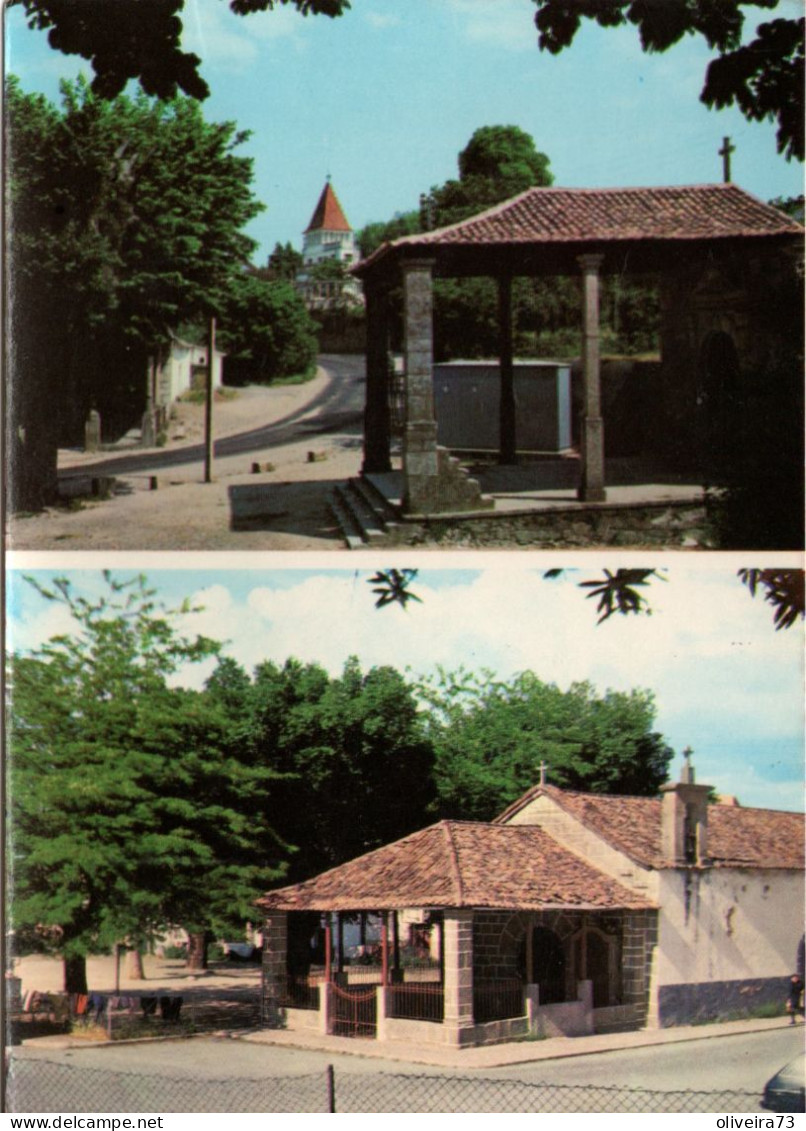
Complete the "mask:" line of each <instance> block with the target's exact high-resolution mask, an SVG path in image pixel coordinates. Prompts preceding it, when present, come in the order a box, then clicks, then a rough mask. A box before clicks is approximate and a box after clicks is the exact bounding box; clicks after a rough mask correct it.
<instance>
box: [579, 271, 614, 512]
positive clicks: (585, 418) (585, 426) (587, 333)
mask: <svg viewBox="0 0 806 1131" xmlns="http://www.w3.org/2000/svg"><path fill="white" fill-rule="evenodd" d="M603 259H604V256H603V255H580V256H578V257H577V262H578V263H579V266H580V268H581V269H582V320H583V339H582V376H583V406H584V407H583V413H582V476H581V480H580V484H579V488H578V490H577V496H578V498H579V499H580V500H581V501H582V502H587V503H601V502H604V501H605V499H606V498H607V492H606V491H605V483H604V422H603V420H602V396H601V387H600V385H601V379H600V373H599V268H600V267H601V265H602V260H603Z"/></svg>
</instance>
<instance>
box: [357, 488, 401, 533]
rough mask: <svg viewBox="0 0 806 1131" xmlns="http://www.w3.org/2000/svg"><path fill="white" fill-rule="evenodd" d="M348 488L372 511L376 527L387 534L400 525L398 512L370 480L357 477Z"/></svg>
mask: <svg viewBox="0 0 806 1131" xmlns="http://www.w3.org/2000/svg"><path fill="white" fill-rule="evenodd" d="M350 487H351V489H352V490H353V491H355V492H356V493H357V494H359V495H360V496H361V498H362V499H363V500H364V501H365V502H366V504H367V506H369V507H370V508H371V509H372V511H373V513H374V515H375V517H376V519H377V522H378V525H379V526H380V527H381V529H382V530H385V531H386V532H387V533H388V534H389V533H392V532H393V531H394V530H395V528H396V527H397V526H399V525H400V522H399V518H400V515H399V514H398V511H397V510H396V509H395V507H393V506H392V504H391V503H390V502H389V500H388V499H387V498H386V496H385V495H384V494H383V492H382V491H380V490H378V488H377V487H376V486H375V484H374V483H373V482H372V481H371V480H370V479H365V478H364V477H363V476H358V477H357V478H355V479H351V480H350Z"/></svg>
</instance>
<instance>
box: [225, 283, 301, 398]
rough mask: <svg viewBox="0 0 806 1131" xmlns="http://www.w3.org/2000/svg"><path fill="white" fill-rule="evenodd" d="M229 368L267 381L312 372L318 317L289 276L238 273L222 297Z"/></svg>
mask: <svg viewBox="0 0 806 1131" xmlns="http://www.w3.org/2000/svg"><path fill="white" fill-rule="evenodd" d="M221 326H222V330H221V334H220V335H219V337H220V340H221V344H222V346H223V348H224V349H225V350H226V351H227V355H228V356H227V359H226V361H225V372H226V373H227V379H228V380H229V379H230V373H231V372H232V371H233V370H236V371H237V374H238V378H239V380H240V379H241V378H242V377H247V378H248V379H249V380H250V381H254V382H263V383H268V382H270V381H272V380H275V379H276V378H278V377H290V376H294V375H296V374H300V373H307V372H308V371H309V370H310V368H311V366H312V365H313V363H314V360H315V358H316V350H317V340H316V323H315V322H314V321H313V319H312V318H311V317H310V315H309V314H308V311H307V310H306V309H305V304H304V302H303V301H302V299H301V297H300V296H299V294H298V293H297V291H295V290H294V288H293V286H291V284H290V283H288V282H279V281H278V282H265V281H264V280H263V279H260V278H257V277H256V276H255V275H252V274H242V275H239V276H237V277H236V278H235V279H234V280H233V282H232V283H231V285H230V289H229V293H228V294H227V296H226V298H225V299H224V300H223V303H222V318H221Z"/></svg>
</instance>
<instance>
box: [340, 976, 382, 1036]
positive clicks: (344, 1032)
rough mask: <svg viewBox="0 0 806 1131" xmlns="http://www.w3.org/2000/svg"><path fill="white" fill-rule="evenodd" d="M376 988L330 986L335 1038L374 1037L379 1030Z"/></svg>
mask: <svg viewBox="0 0 806 1131" xmlns="http://www.w3.org/2000/svg"><path fill="white" fill-rule="evenodd" d="M376 989H377V987H376V986H374V985H373V986H367V987H366V988H365V989H358V988H350V987H346V986H345V987H343V986H336V985H333V984H332V983H331V986H330V1018H331V1033H332V1034H333V1036H334V1037H374V1036H375V1035H376V1033H377V1030H378V1020H377V1018H378V1011H377V997H376Z"/></svg>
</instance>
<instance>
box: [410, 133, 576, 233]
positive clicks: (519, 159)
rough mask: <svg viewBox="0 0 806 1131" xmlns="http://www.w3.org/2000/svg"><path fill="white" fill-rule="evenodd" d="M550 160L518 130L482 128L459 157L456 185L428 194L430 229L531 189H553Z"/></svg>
mask: <svg viewBox="0 0 806 1131" xmlns="http://www.w3.org/2000/svg"><path fill="white" fill-rule="evenodd" d="M553 181H554V177H553V176H552V173H551V170H550V167H549V159H548V157H547V156H546V155H545V153H540V152H538V150H537V149H536V148H535V143H534V139H533V138H532V137H531V136H530V135H529V134H528V133H526V132H525V131H524V130H522V129H520V127H518V126H482V127H481V128H480V129H477V130H476V131H475V133H474V134H473V136H472V137H471V139H470V141H469V142H468V143H467V145H466V146H465V148H464V149H463V150H462V152H461V153H460V154H459V179H458V181H457V180H451V181H446V182H445V184H444V185H441V186H439V187H436V188H433V189H432V190H431V200H432V201H433V206H434V209H433V213H432V219H433V224H432V225H431V226H433V227H437V228H442V227H444V226H445V225H446V224H455V223H457V222H458V221H459V220H464V219H465V218H466V217H468V216H472V215H474V214H475V213H477V212H483V211H484V210H485V209H486V208H491V207H492V206H493V205H494V204H498V202H499V201H501V200H508V199H509V198H510V197H513V196H517V195H518V193H521V192H525V191H526V189H529V188H534V187H535V186H536V185H540V186H543V187H545V186H547V185H550V184H552V183H553Z"/></svg>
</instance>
